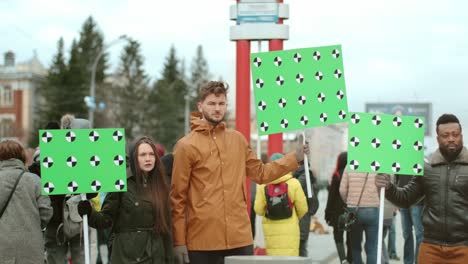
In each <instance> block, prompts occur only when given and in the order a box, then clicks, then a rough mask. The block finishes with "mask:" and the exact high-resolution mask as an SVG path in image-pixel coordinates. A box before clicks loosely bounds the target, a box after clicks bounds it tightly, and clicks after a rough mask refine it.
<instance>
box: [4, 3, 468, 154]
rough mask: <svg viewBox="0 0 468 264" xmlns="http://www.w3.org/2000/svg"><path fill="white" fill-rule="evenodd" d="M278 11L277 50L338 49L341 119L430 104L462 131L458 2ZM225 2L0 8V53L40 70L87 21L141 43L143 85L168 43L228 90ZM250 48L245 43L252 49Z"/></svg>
mask: <svg viewBox="0 0 468 264" xmlns="http://www.w3.org/2000/svg"><path fill="white" fill-rule="evenodd" d="M285 3H287V4H289V6H290V19H289V20H288V21H286V24H288V25H289V26H290V39H289V40H288V41H285V44H284V48H285V49H293V48H305V47H313V46H323V45H333V44H341V45H342V46H343V47H342V49H343V55H344V56H343V59H344V67H345V69H344V70H345V74H346V86H347V90H348V95H349V101H348V103H349V110H350V111H364V103H365V102H396V101H401V102H413V101H417V102H432V103H433V119H434V120H435V119H436V118H437V117H438V116H439V115H440V114H442V113H444V112H452V113H455V114H456V115H458V116H459V117H460V119H461V122H462V123H463V124H464V128H465V130H467V129H468V103H467V97H468V79H467V76H468V50H467V48H468V15H467V14H466V10H468V1H463V0H458V1H457V0H445V1H435V0H424V1H423V0H413V1H408V0H391V1H382V0H354V1H345V0H343V1H326V0H323V1H314V0H289V1H288V0H285ZM233 4H235V1H230V0H200V1H188V0H187V1H183V0H170V1H158V0H134V1H123V0H112V1H111V0H101V1H90V0H73V1H72V0H68V1H67V0H42V1H32V0H30V1H27V0H0V17H1V18H2V23H1V24H0V35H1V41H0V53H4V52H5V51H7V50H13V51H14V52H15V53H16V55H17V59H18V61H23V60H26V59H29V58H30V57H31V56H32V51H33V50H37V52H38V55H39V58H40V60H41V61H42V62H43V64H44V65H46V66H48V65H50V62H51V60H52V56H53V54H54V53H55V51H56V43H57V40H58V39H59V38H60V37H61V36H62V37H64V39H65V42H66V48H67V49H68V48H69V47H70V43H71V41H72V39H73V38H76V37H77V36H78V31H79V29H80V28H81V25H82V23H83V22H84V20H85V19H86V18H87V17H88V16H89V15H92V16H93V17H94V18H95V19H96V21H97V23H98V25H99V27H100V29H101V30H102V31H103V32H104V34H105V38H106V41H111V40H113V39H115V38H117V37H118V36H119V35H122V34H127V35H129V36H131V37H133V38H135V39H136V40H138V41H140V42H141V44H142V48H143V54H144V56H145V59H146V63H145V66H146V70H147V73H148V74H149V75H150V76H151V77H153V78H156V77H158V76H159V74H160V71H161V67H162V65H163V61H164V57H165V56H166V55H167V52H168V50H169V48H170V45H172V44H174V45H175V47H176V48H177V51H178V54H179V56H181V57H183V58H185V60H186V63H187V66H189V65H190V62H191V59H192V57H193V55H194V53H195V49H196V46H197V45H198V44H202V45H203V47H204V51H205V54H206V57H207V59H208V62H209V66H210V70H211V72H212V73H213V74H214V77H216V78H217V77H218V76H222V77H223V78H224V79H225V80H226V81H228V82H229V83H230V84H231V87H234V86H235V44H234V43H233V42H231V41H229V27H230V26H231V25H233V22H232V21H229V6H230V5H233ZM263 47H264V48H266V47H267V43H264V44H263ZM121 48H122V44H121V45H116V46H114V47H113V48H111V49H110V51H111V63H113V65H112V66H113V67H115V64H116V62H117V60H118V56H119V52H120V49H121ZM256 48H257V44H256V43H252V51H254V52H255V51H256ZM233 96H234V94H233V93H232V94H231V97H233ZM253 110H254V109H252V111H253ZM427 143H429V147H430V145H432V144H433V143H431V142H427ZM430 148H431V147H430Z"/></svg>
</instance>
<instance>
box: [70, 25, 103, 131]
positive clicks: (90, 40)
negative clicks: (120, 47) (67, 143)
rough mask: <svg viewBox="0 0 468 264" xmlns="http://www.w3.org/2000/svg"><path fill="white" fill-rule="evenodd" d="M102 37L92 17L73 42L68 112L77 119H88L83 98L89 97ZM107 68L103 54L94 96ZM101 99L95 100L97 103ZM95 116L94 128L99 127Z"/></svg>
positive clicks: (98, 67)
mask: <svg viewBox="0 0 468 264" xmlns="http://www.w3.org/2000/svg"><path fill="white" fill-rule="evenodd" d="M103 43H104V37H103V34H102V33H101V32H100V31H99V29H98V26H97V24H96V22H95V21H94V19H93V18H92V17H89V18H88V19H86V21H85V22H84V24H83V26H82V29H81V31H80V38H79V39H78V41H76V40H74V41H73V43H72V48H71V52H70V60H69V63H68V85H67V86H68V87H67V88H68V89H67V93H68V95H69V97H70V98H69V109H70V110H69V111H68V112H70V113H72V114H75V115H77V116H79V117H85V118H87V117H88V108H87V106H86V105H85V103H84V97H85V96H88V95H90V94H89V93H90V85H91V70H92V65H93V63H94V60H95V59H96V58H97V57H98V55H99V53H101V51H103V49H104V45H103ZM106 68H107V53H105V52H104V54H103V55H102V57H101V58H100V60H99V62H98V64H97V67H96V78H95V83H96V95H98V94H99V92H98V91H99V90H100V85H101V84H102V82H103V80H104V76H105V75H104V72H105V70H106ZM100 100H101V98H95V102H99V101H100ZM98 115H99V114H97V115H96V119H95V125H94V126H95V127H99V118H98Z"/></svg>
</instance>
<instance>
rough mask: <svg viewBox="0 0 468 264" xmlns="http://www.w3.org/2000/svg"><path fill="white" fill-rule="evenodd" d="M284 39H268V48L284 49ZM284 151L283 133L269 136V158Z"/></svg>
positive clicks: (280, 1)
mask: <svg viewBox="0 0 468 264" xmlns="http://www.w3.org/2000/svg"><path fill="white" fill-rule="evenodd" d="M278 3H283V0H278ZM278 24H283V19H281V18H280V19H279V20H278ZM282 49H283V40H282V39H271V40H269V41H268V50H269V51H274V50H282ZM276 152H278V153H283V134H282V133H278V134H273V135H269V136H268V158H269V157H270V156H271V155H272V154H273V153H276Z"/></svg>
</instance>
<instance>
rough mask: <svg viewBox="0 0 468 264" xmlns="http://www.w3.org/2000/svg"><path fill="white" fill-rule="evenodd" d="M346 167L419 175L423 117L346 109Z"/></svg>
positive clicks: (359, 170)
mask: <svg viewBox="0 0 468 264" xmlns="http://www.w3.org/2000/svg"><path fill="white" fill-rule="evenodd" d="M348 170H350V171H355V172H371V173H375V172H377V173H390V174H395V173H398V174H408V175H423V173H424V118H422V117H415V116H396V115H386V114H368V113H350V120H349V132H348Z"/></svg>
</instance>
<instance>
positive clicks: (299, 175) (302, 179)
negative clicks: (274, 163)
mask: <svg viewBox="0 0 468 264" xmlns="http://www.w3.org/2000/svg"><path fill="white" fill-rule="evenodd" d="M309 168H310V167H309ZM293 177H294V178H296V179H297V180H298V181H299V183H300V184H301V188H302V191H303V192H304V194H305V196H306V199H307V208H308V210H307V213H306V214H305V215H304V216H303V217H302V218H301V219H300V220H299V229H300V232H301V239H300V241H299V256H301V257H307V256H308V255H309V253H308V251H307V246H308V241H309V234H310V220H311V218H312V216H313V215H314V214H315V213H316V212H317V210H318V207H319V200H318V192H319V188H318V186H317V179H316V178H315V177H314V174H313V173H312V171H311V170H309V177H310V184H311V187H312V192H313V196H312V198H309V197H308V195H307V180H306V171H305V166H304V164H302V165H301V166H300V167H299V168H298V169H297V170H296V171H294V173H293Z"/></svg>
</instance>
